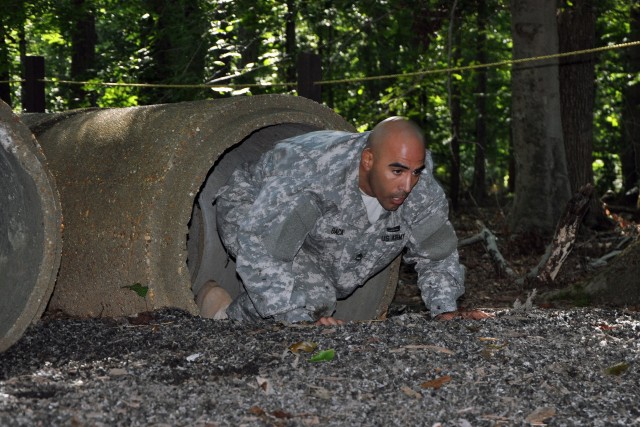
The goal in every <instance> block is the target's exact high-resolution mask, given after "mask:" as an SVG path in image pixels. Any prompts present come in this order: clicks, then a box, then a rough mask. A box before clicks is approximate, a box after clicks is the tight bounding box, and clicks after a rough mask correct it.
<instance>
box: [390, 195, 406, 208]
mask: <svg viewBox="0 0 640 427" xmlns="http://www.w3.org/2000/svg"><path fill="white" fill-rule="evenodd" d="M405 199H406V197H392V198H391V203H393V204H394V205H397V206H400V205H401V204H403V203H404V200H405Z"/></svg>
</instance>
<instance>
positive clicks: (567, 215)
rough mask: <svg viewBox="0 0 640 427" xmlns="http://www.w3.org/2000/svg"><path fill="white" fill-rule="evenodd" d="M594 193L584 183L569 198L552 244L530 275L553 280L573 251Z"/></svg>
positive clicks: (588, 185) (547, 280)
mask: <svg viewBox="0 0 640 427" xmlns="http://www.w3.org/2000/svg"><path fill="white" fill-rule="evenodd" d="M592 194H593V186H592V185H591V184H586V185H583V186H582V187H581V188H580V189H579V190H578V192H577V193H576V194H575V195H574V196H573V197H572V198H571V199H570V200H569V202H568V203H567V206H566V208H565V210H564V213H563V214H562V218H561V219H560V221H559V222H558V225H557V227H556V232H555V234H554V236H553V240H552V241H551V244H550V245H549V246H548V247H547V250H546V252H545V255H544V256H543V258H542V259H541V260H540V263H539V264H538V265H537V266H536V267H535V268H534V269H533V270H532V271H531V272H530V273H529V275H528V276H532V277H536V278H537V279H538V280H540V281H542V282H553V281H554V280H555V278H556V276H557V275H558V272H559V271H560V268H562V264H564V262H565V261H566V259H567V257H568V256H569V254H570V253H571V250H572V249H573V246H574V244H575V241H576V234H577V232H578V228H579V227H580V223H581V222H582V218H584V215H585V214H586V213H587V211H588V210H589V200H590V199H591V195H592Z"/></svg>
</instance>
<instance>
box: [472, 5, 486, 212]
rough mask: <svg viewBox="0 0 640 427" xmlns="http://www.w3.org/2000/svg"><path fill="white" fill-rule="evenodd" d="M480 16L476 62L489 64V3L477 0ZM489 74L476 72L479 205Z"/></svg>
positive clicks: (483, 178)
mask: <svg viewBox="0 0 640 427" xmlns="http://www.w3.org/2000/svg"><path fill="white" fill-rule="evenodd" d="M477 8H478V15H477V19H476V23H477V27H478V34H477V36H476V52H477V53H476V62H477V63H478V64H485V63H486V62H487V32H486V24H487V3H486V0H477ZM486 96H487V72H486V70H484V69H482V70H478V71H477V72H476V145H475V157H474V161H473V166H474V167H473V182H472V183H471V194H472V195H473V198H474V199H475V200H476V202H478V203H479V204H483V203H484V201H485V200H486V198H487V188H486V169H485V161H486V149H487V121H486V116H487V101H486Z"/></svg>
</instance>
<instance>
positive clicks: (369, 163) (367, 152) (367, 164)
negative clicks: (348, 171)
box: [360, 148, 373, 171]
mask: <svg viewBox="0 0 640 427" xmlns="http://www.w3.org/2000/svg"><path fill="white" fill-rule="evenodd" d="M360 164H362V167H364V169H365V170H367V171H369V170H371V168H372V167H373V151H371V149H370V148H365V149H364V150H363V151H362V156H361V157H360Z"/></svg>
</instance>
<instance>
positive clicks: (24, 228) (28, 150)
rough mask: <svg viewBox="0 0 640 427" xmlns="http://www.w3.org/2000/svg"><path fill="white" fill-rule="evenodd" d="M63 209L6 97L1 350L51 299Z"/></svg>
mask: <svg viewBox="0 0 640 427" xmlns="http://www.w3.org/2000/svg"><path fill="white" fill-rule="evenodd" d="M61 212H62V210H61V208H60V199H59V196H58V192H57V190H56V186H55V182H54V180H53V177H52V176H51V174H50V173H49V170H48V168H47V166H46V162H45V158H44V155H43V154H42V151H41V150H40V147H39V146H38V144H37V142H36V140H35V138H34V137H33V135H32V134H31V132H30V131H29V129H28V128H27V127H26V126H25V125H24V124H22V123H21V122H20V120H19V119H18V117H17V116H15V115H14V114H13V113H12V111H11V108H9V106H8V105H7V104H5V103H4V102H2V101H0V352H1V351H4V350H6V349H7V348H9V347H10V346H11V345H12V344H14V343H15V342H16V341H17V340H18V339H19V338H20V337H21V336H22V334H23V333H24V331H25V329H26V328H27V327H28V326H29V325H30V324H31V323H32V322H34V321H36V320H38V319H39V318H40V316H41V315H42V313H43V311H44V309H45V307H46V305H47V303H48V302H49V298H50V297H51V292H52V291H53V287H54V284H55V280H56V274H57V273H58V268H59V266H60V256H61V251H62V213H61Z"/></svg>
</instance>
